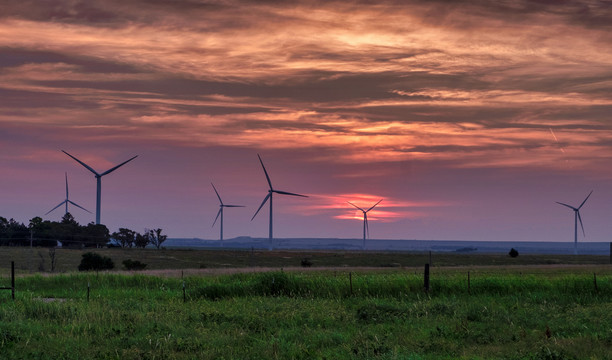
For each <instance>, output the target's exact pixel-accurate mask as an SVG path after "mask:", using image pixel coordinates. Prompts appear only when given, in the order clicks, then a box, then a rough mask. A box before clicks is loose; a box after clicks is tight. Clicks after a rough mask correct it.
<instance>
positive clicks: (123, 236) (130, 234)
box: [111, 228, 136, 248]
mask: <svg viewBox="0 0 612 360" xmlns="http://www.w3.org/2000/svg"><path fill="white" fill-rule="evenodd" d="M111 237H112V238H113V239H115V241H117V242H118V243H119V245H121V247H122V248H126V247H129V248H131V247H132V246H134V242H135V240H136V231H134V230H130V229H126V228H119V231H116V232H114V233H113V234H112V235H111Z"/></svg>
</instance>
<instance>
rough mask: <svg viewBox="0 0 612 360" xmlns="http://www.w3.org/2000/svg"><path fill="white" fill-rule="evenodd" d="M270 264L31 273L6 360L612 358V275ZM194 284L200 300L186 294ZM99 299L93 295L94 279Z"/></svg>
mask: <svg viewBox="0 0 612 360" xmlns="http://www.w3.org/2000/svg"><path fill="white" fill-rule="evenodd" d="M350 278H351V279H352V285H353V292H352V293H351V291H350V283H349V273H348V272H334V273H332V272H318V273H312V272H305V273H292V272H281V271H276V272H269V273H250V274H233V275H223V276H207V277H186V278H184V279H180V278H162V277H154V276H146V275H117V274H102V273H100V274H95V273H92V274H71V275H60V276H52V277H44V276H30V277H22V278H18V279H17V284H16V285H17V299H16V301H11V300H10V294H8V292H7V293H6V294H3V293H0V358H3V359H4V358H6V359H58V358H61V359H194V358H204V359H206V358H219V359H221V358H225V359H274V358H283V359H313V358H315V359H323V358H328V359H332V358H333V359H477V358H478V359H497V358H507V359H581V358H592V359H609V358H610V354H609V348H610V346H612V324H611V323H610V318H609V314H610V313H612V302H611V299H612V276H611V275H609V274H603V275H599V276H598V277H597V281H598V291H595V289H594V285H593V276H592V274H588V273H583V274H576V275H568V274H565V273H564V274H558V275H557V274H554V273H550V272H548V273H546V274H543V275H542V274H516V273H514V274H512V273H507V272H503V271H500V272H498V273H494V272H491V273H486V274H485V273H480V274H474V276H472V277H471V279H470V280H471V286H470V292H468V290H467V274H466V273H463V272H462V273H458V272H455V273H452V272H444V273H439V274H438V273H434V274H432V284H431V290H430V292H429V293H425V292H424V289H423V278H422V276H420V275H418V274H415V273H413V272H407V271H401V270H397V271H395V272H386V273H376V272H357V273H356V272H352V273H351V277H350ZM183 281H184V283H185V286H186V289H187V301H186V302H183V297H182V287H183ZM88 284H89V285H90V290H91V294H90V295H91V297H90V300H89V302H88V301H87V298H86V291H87V285H88Z"/></svg>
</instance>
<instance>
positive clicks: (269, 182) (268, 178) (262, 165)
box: [257, 154, 272, 190]
mask: <svg viewBox="0 0 612 360" xmlns="http://www.w3.org/2000/svg"><path fill="white" fill-rule="evenodd" d="M257 157H258V158H259V162H260V163H261V167H262V168H263V171H264V174H266V180H268V185H269V186H270V190H272V182H271V181H270V177H269V176H268V172H267V171H266V167H265V166H264V164H263V161H262V160H261V156H259V154H257Z"/></svg>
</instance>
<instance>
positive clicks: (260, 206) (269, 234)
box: [251, 154, 308, 250]
mask: <svg viewBox="0 0 612 360" xmlns="http://www.w3.org/2000/svg"><path fill="white" fill-rule="evenodd" d="M257 157H258V158H259V162H260V163H261V167H262V168H263V171H264V174H266V180H268V186H269V187H270V189H269V190H268V195H266V197H265V198H264V199H263V201H262V203H261V205H259V208H258V209H257V211H256V212H255V215H253V217H252V218H251V221H253V219H255V216H257V214H258V213H259V210H261V208H262V207H263V206H264V205H265V204H266V201H268V199H269V200H270V226H269V230H268V238H269V240H270V244H269V249H270V250H272V239H273V237H274V236H273V230H272V195H273V194H274V193H276V194H280V195H291V196H301V197H308V196H306V195H300V194H295V193H290V192H287V191H281V190H276V189H274V188H273V187H272V182H271V181H270V177H269V176H268V172H267V171H266V167H265V166H264V163H263V161H262V160H261V156H259V154H257Z"/></svg>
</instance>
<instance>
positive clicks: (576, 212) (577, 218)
mask: <svg viewBox="0 0 612 360" xmlns="http://www.w3.org/2000/svg"><path fill="white" fill-rule="evenodd" d="M592 193H593V190H591V192H590V193H589V195H587V197H586V199H584V201H583V202H582V204H580V206H578V207H577V208H575V207H573V206H571V205H567V204H564V203H562V202H558V201H556V203H557V204H560V205H563V206H567V207H568V208H570V209H572V210H574V255H578V221H580V227H581V228H582V236H586V234H585V233H584V225H582V217H580V209H581V208H582V206H583V205H584V203H585V202H586V201H587V200H588V199H589V197H590V196H591V194H592Z"/></svg>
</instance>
